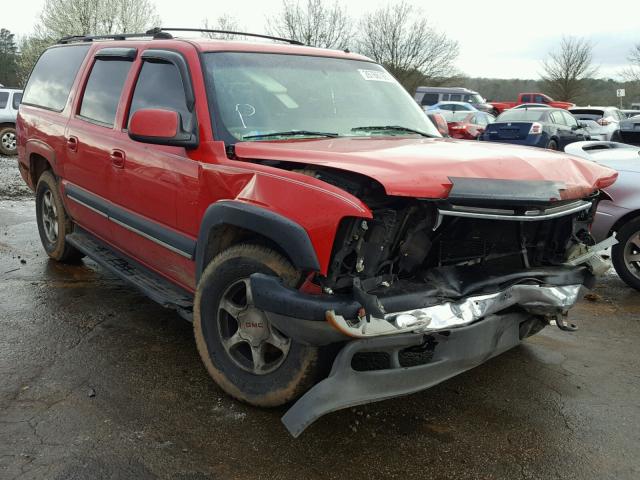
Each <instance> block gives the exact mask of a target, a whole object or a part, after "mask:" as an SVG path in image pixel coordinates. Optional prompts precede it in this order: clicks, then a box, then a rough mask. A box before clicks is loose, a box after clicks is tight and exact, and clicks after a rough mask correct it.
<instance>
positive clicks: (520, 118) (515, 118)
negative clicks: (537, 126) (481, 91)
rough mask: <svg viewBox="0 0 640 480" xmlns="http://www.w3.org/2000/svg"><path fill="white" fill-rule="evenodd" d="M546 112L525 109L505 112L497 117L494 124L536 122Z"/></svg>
mask: <svg viewBox="0 0 640 480" xmlns="http://www.w3.org/2000/svg"><path fill="white" fill-rule="evenodd" d="M546 113H547V112H545V111H540V110H527V109H526V108H523V109H518V110H507V111H506V112H503V113H501V114H500V115H498V118H497V119H496V122H537V121H540V120H542V117H544V115H545V114H546Z"/></svg>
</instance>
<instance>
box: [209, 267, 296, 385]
mask: <svg viewBox="0 0 640 480" xmlns="http://www.w3.org/2000/svg"><path fill="white" fill-rule="evenodd" d="M217 324H218V332H219V334H220V339H221V341H222V345H223V347H224V349H225V351H226V353H227V355H228V356H229V358H230V359H231V361H233V363H235V364H236V365H237V366H238V367H240V368H241V369H243V370H245V371H247V372H250V373H253V374H254V375H266V374H268V373H271V372H273V371H275V370H276V369H277V368H278V367H279V366H280V365H281V364H282V362H284V360H285V359H286V358H287V354H288V353H289V349H290V347H291V339H289V338H287V337H286V336H285V335H284V334H283V333H281V332H280V331H278V330H277V329H276V328H275V327H274V326H272V325H270V324H269V320H268V319H267V316H266V315H265V313H264V312H263V311H262V310H259V309H258V308H256V307H255V306H254V304H253V296H252V294H251V284H250V282H249V279H248V278H245V279H241V280H238V281H236V282H234V283H232V284H231V285H230V286H229V287H228V288H227V289H226V290H225V292H224V293H223V295H222V298H221V300H220V304H219V306H218V312H217Z"/></svg>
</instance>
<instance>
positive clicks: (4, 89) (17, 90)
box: [0, 88, 22, 93]
mask: <svg viewBox="0 0 640 480" xmlns="http://www.w3.org/2000/svg"><path fill="white" fill-rule="evenodd" d="M0 92H19V93H22V89H20V88H0Z"/></svg>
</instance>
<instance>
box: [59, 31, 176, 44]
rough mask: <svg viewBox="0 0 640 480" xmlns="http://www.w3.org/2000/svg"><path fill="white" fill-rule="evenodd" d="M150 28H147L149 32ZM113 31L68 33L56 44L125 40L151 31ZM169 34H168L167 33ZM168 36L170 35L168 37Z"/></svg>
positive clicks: (149, 34)
mask: <svg viewBox="0 0 640 480" xmlns="http://www.w3.org/2000/svg"><path fill="white" fill-rule="evenodd" d="M150 31H151V30H149V32H150ZM149 32H146V33H114V34H111V35H69V36H67V37H62V38H61V39H60V40H58V42H57V43H58V44H67V43H74V42H92V41H94V40H126V39H127V38H143V37H151V36H153V34H152V33H149ZM167 35H169V34H167ZM169 38H170V37H169Z"/></svg>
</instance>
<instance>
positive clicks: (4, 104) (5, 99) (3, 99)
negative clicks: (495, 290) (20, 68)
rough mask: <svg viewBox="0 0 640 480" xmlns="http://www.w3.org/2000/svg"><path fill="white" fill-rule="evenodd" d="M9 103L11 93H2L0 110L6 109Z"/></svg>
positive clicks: (0, 95)
mask: <svg viewBox="0 0 640 480" xmlns="http://www.w3.org/2000/svg"><path fill="white" fill-rule="evenodd" d="M8 102H9V92H0V108H6V107H7V103H8Z"/></svg>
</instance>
